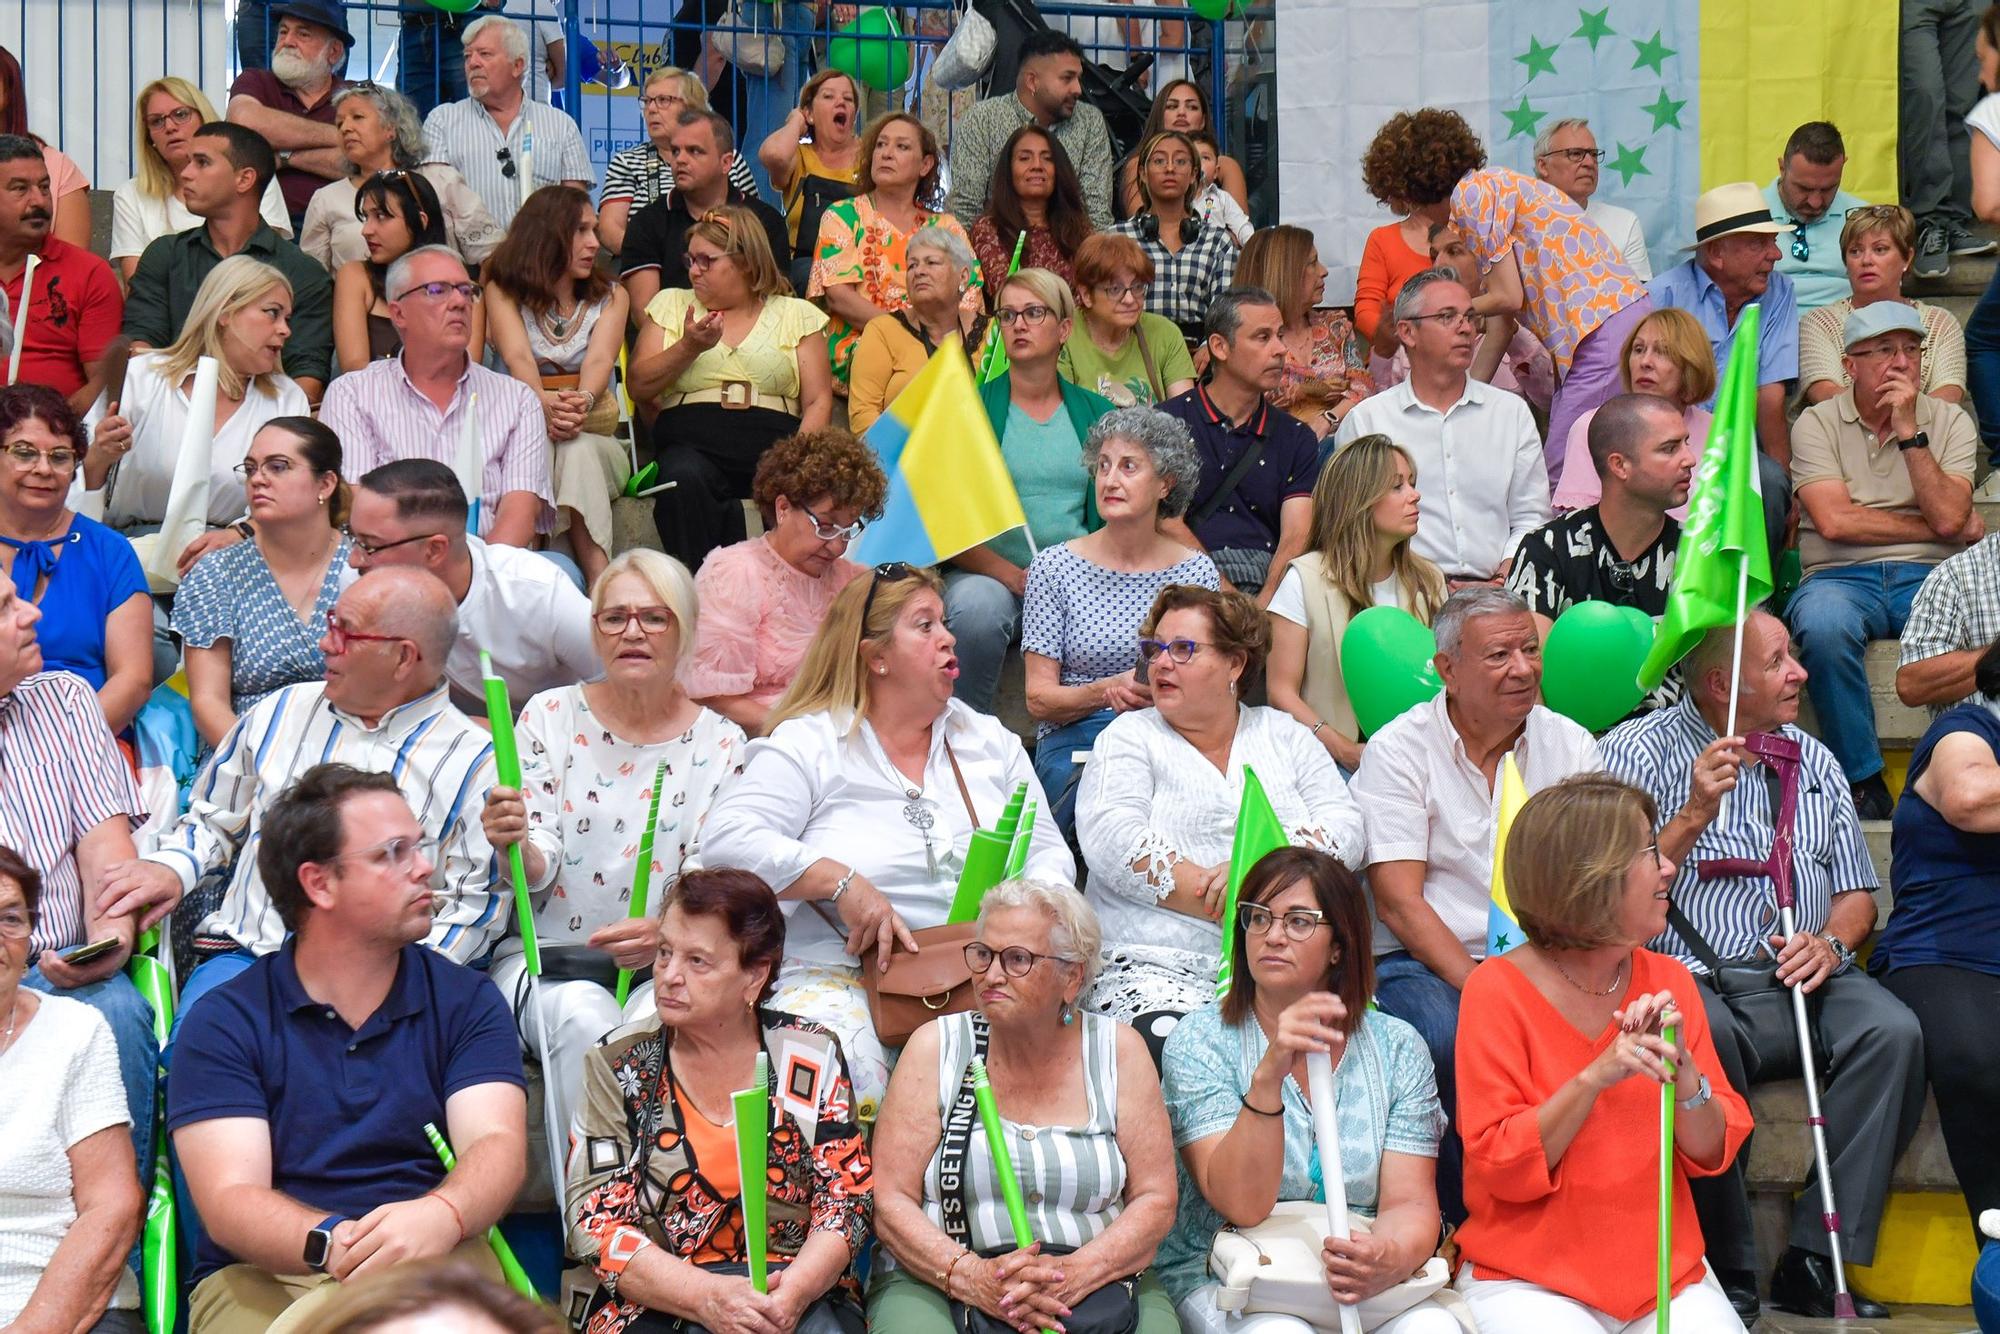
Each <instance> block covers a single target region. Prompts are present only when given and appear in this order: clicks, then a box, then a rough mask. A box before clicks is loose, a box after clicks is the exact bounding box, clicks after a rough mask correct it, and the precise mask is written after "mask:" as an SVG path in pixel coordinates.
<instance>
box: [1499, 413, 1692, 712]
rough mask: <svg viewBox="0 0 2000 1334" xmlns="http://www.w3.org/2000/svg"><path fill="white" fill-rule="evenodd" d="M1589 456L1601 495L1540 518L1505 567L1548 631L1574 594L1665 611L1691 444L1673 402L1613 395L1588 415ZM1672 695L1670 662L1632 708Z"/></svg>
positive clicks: (1655, 705) (1660, 704)
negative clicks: (1664, 674)
mask: <svg viewBox="0 0 2000 1334" xmlns="http://www.w3.org/2000/svg"><path fill="white" fill-rule="evenodd" d="M1590 461H1591V463H1592V465H1593V466H1594V467H1595V468H1596V469H1597V476H1598V480H1599V481H1600V482H1601V483H1602V485H1603V488H1604V489H1603V494H1602V496H1601V498H1600V499H1599V500H1598V502H1597V503H1596V504H1595V505H1591V506H1589V507H1588V508H1585V509H1580V510H1576V511H1575V512H1573V513H1570V514H1565V515H1563V516H1562V517H1560V518H1558V519H1555V520H1552V521H1551V522H1549V523H1546V524H1543V525H1542V526H1541V527H1540V528H1537V529H1536V530H1535V531H1534V532H1532V533H1529V534H1528V535H1527V536H1526V537H1525V538H1523V539H1521V549H1520V554H1519V555H1518V556H1517V557H1516V558H1515V560H1514V565H1513V568H1512V569H1511V570H1510V571H1509V572H1508V574H1507V587H1508V588H1509V589H1510V590H1512V591H1513V592H1516V593H1519V594H1520V595H1521V597H1522V599H1523V600H1525V601H1526V602H1527V604H1528V608H1529V610H1531V611H1532V612H1534V614H1535V620H1536V623H1537V624H1538V625H1540V627H1541V629H1542V633H1543V636H1544V637H1546V636H1547V634H1548V629H1549V625H1550V623H1551V622H1553V621H1554V620H1555V619H1556V618H1557V617H1559V616H1561V615H1562V614H1563V613H1564V612H1566V611H1568V610H1569V609H1570V608H1571V607H1573V606H1575V605H1576V604H1577V603H1579V602H1609V603H1611V604H1613V605H1614V606H1620V607H1637V608H1638V609H1639V610H1640V611H1643V612H1645V613H1646V614H1647V615H1648V616H1651V617H1654V618H1655V619H1657V618H1659V617H1660V616H1663V615H1665V614H1666V610H1667V587H1668V585H1669V584H1670V583H1672V581H1673V575H1674V556H1675V554H1676V553H1677V552H1678V551H1679V550H1680V543H1681V526H1680V524H1679V523H1678V522H1677V521H1676V520H1675V519H1674V517H1673V515H1672V514H1670V513H1668V511H1669V510H1672V509H1676V508H1678V507H1680V506H1682V505H1685V504H1687V498H1688V488H1689V486H1690V485H1691V484H1692V483H1693V481H1694V465H1695V446H1694V442H1693V441H1692V440H1690V439H1688V431H1687V422H1686V420H1685V419H1684V418H1683V417H1682V415H1681V410H1680V407H1679V406H1678V405H1677V404H1675V403H1672V402H1669V401H1668V400H1667V399H1664V398H1657V397H1654V396H1653V395H1651V394H1620V395H1619V396H1618V397H1617V398H1614V399H1612V400H1611V401H1610V402H1609V403H1606V404H1605V405H1604V406H1603V407H1601V408H1599V409H1598V410H1597V412H1596V415H1594V416H1593V417H1592V418H1591V419H1590ZM1680 696H1681V681H1680V673H1679V672H1677V671H1670V672H1668V673H1667V677H1666V679H1665V680H1664V681H1662V682H1661V683H1660V685H1659V688H1658V689H1656V690H1654V691H1653V693H1652V694H1650V695H1648V696H1647V697H1646V698H1645V699H1644V700H1643V701H1642V702H1641V703H1640V705H1639V707H1638V708H1637V709H1635V710H1634V711H1633V712H1634V713H1635V714H1638V713H1644V712H1647V711H1649V710H1652V709H1662V708H1665V707H1667V706H1668V705H1669V704H1672V703H1673V702H1674V701H1675V700H1677V699H1679V698H1680Z"/></svg>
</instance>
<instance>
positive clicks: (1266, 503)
mask: <svg viewBox="0 0 2000 1334" xmlns="http://www.w3.org/2000/svg"><path fill="white" fill-rule="evenodd" d="M1284 322H1285V317H1284V316H1283V315H1282V314H1281V313H1280V312H1279V310H1278V301H1277V298H1276V297H1274V296H1272V295H1271V294H1270V293H1269V292H1267V291H1265V290H1264V289H1263V288H1261V287H1229V288H1225V289H1223V291H1222V292H1221V293H1220V294H1219V295H1217V297H1216V298H1215V300H1214V301H1212V302H1210V303H1209V307H1208V318H1207V320H1206V321H1205V323H1204V328H1205V330H1206V332H1207V334H1208V358H1209V360H1208V378H1207V379H1206V380H1205V381H1204V382H1203V383H1200V384H1197V385H1196V386H1195V387H1194V388H1192V389H1190V390H1188V391H1187V392H1186V393H1185V394H1182V395H1181V396H1180V397H1178V398H1171V399H1168V400H1167V401H1166V402H1164V403H1162V404H1160V411H1162V412H1168V413H1172V414H1173V415H1174V416H1176V417H1179V418H1180V419H1181V420H1182V421H1184V422H1186V423H1187V428H1188V430H1189V432H1190V433H1192V434H1193V436H1194V446H1195V449H1196V451H1197V452H1198V453H1199V454H1200V455H1201V481H1200V482H1198V483H1197V484H1196V486H1195V492H1194V504H1193V505H1192V506H1190V507H1189V509H1188V512H1187V517H1186V518H1185V519H1169V520H1167V521H1166V527H1165V531H1167V532H1169V533H1171V534H1173V535H1174V536H1175V537H1178V538H1179V539H1180V540H1181V541H1183V542H1187V543H1190V544H1191V545H1198V546H1199V547H1200V548H1201V549H1202V550H1204V551H1206V552H1207V553H1208V554H1209V555H1210V556H1211V557H1213V558H1214V560H1215V567H1216V569H1218V570H1220V571H1221V572H1222V577H1223V579H1224V580H1225V581H1227V584H1228V586H1230V587H1233V588H1236V589H1239V590H1240V591H1242V592H1245V593H1248V594H1250V595H1251V596H1252V597H1255V598H1256V599H1257V605H1258V606H1260V607H1268V606H1269V605H1270V603H1271V594H1272V593H1274V592H1276V591H1277V588H1278V582H1279V580H1280V579H1281V578H1282V577H1283V575H1284V572H1285V567H1286V566H1287V565H1289V564H1291V562H1292V561H1293V560H1295V559H1297V558H1298V557H1300V556H1303V555H1304V554H1305V552H1306V537H1307V534H1308V532H1309V531H1310V529H1311V528H1312V491H1313V483H1314V482H1315V481H1317V480H1318V478H1319V463H1320V456H1319V441H1318V440H1317V439H1315V438H1314V436H1313V433H1312V430H1311V429H1310V428H1309V427H1307V426H1306V425H1305V424H1304V423H1303V422H1301V421H1300V420H1299V419H1298V418H1296V417H1294V416H1292V415H1291V414H1290V413H1289V412H1283V411H1280V410H1278V409H1276V408H1273V407H1271V406H1270V405H1269V404H1267V403H1266V402H1265V401H1264V395H1265V393H1266V392H1267V391H1269V390H1272V389H1276V388H1277V387H1278V386H1279V385H1280V384H1281V383H1283V381H1284V378H1285V339H1284V335H1283V334H1282V333H1281V332H1280V330H1281V328H1282V326H1283V325H1284Z"/></svg>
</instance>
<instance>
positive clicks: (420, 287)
mask: <svg viewBox="0 0 2000 1334" xmlns="http://www.w3.org/2000/svg"><path fill="white" fill-rule="evenodd" d="M419 292H422V293H423V294H424V295H425V296H427V297H429V298H430V299H431V300H433V301H442V300H444V299H445V298H446V297H447V296H450V295H451V294H452V293H453V292H456V293H458V294H459V295H460V296H462V297H464V298H465V299H466V300H467V301H470V302H472V303H473V304H474V305H477V304H478V303H479V298H480V296H481V295H482V293H481V292H480V290H479V284H478V283H418V284H417V285H416V286H415V287H411V288H406V289H405V290H404V291H403V292H402V293H401V294H400V295H398V296H395V297H392V298H390V299H391V300H394V301H407V300H409V299H410V298H411V297H413V296H415V295H416V294H417V293H419Z"/></svg>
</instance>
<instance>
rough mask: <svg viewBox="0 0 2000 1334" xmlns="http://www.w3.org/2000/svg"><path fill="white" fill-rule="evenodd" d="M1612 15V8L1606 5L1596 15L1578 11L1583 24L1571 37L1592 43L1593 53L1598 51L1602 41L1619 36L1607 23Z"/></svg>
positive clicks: (1586, 11)
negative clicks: (1598, 45)
mask: <svg viewBox="0 0 2000 1334" xmlns="http://www.w3.org/2000/svg"><path fill="white" fill-rule="evenodd" d="M1610 13H1611V6H1609V5H1606V6H1605V7H1604V8H1602V9H1600V10H1598V11H1597V12H1596V13H1594V14H1593V13H1592V12H1591V11H1589V10H1587V9H1579V10H1577V11H1576V16H1577V17H1578V18H1580V19H1582V20H1583V24H1582V26H1580V27H1579V28H1578V29H1577V30H1576V31H1575V32H1573V33H1571V34H1570V36H1572V37H1581V38H1583V39H1584V40H1585V41H1587V42H1589V43H1590V49H1591V50H1592V51H1593V52H1594V51H1596V50H1597V44H1598V43H1599V42H1600V41H1602V40H1604V39H1605V38H1606V37H1616V36H1617V35H1618V34H1617V33H1616V32H1615V31H1614V30H1613V29H1612V27H1611V24H1610V23H1609V22H1608V21H1607V20H1608V18H1609V15H1610Z"/></svg>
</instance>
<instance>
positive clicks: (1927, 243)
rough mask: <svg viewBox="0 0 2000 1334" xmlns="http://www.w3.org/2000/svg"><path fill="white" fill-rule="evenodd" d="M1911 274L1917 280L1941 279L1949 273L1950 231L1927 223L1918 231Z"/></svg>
mask: <svg viewBox="0 0 2000 1334" xmlns="http://www.w3.org/2000/svg"><path fill="white" fill-rule="evenodd" d="M1912 272H1914V273H1915V274H1916V275H1917V277H1919V278H1942V277H1944V276H1946V275H1947V274H1949V273H1950V272H1951V230H1950V229H1949V228H1947V227H1946V226H1945V225H1944V224H1943V223H1941V222H1927V223H1925V224H1924V225H1923V226H1922V227H1921V228H1920V229H1918V231H1917V262H1916V264H1915V266H1914V268H1913V269H1912Z"/></svg>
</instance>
